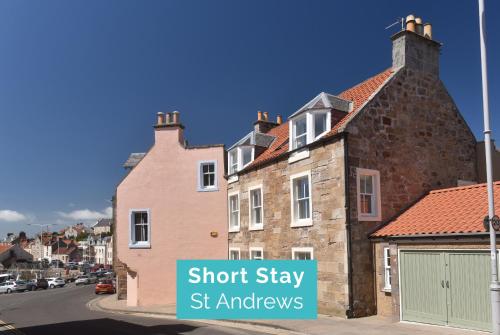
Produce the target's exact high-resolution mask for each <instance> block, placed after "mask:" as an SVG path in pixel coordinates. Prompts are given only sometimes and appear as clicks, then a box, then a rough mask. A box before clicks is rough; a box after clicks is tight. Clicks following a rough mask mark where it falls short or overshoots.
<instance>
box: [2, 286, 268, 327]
mask: <svg viewBox="0 0 500 335" xmlns="http://www.w3.org/2000/svg"><path fill="white" fill-rule="evenodd" d="M93 290H94V287H93V285H89V286H79V287H77V286H75V285H74V284H69V285H67V286H66V287H64V288H56V289H48V290H45V291H44V290H40V291H36V292H24V293H13V294H2V295H0V320H2V321H4V322H5V323H7V324H11V325H13V326H14V327H15V328H16V329H17V330H19V331H21V332H22V333H24V334H26V335H38V334H39V335H59V334H60V335H68V334H71V335H80V334H81V335H83V334H85V335H101V334H106V335H115V334H130V335H149V334H151V335H153V334H155V335H163V334H165V335H167V334H168V335H175V334H189V335H219V334H220V335H248V334H262V333H258V332H253V331H248V330H239V329H234V328H226V327H219V326H212V325H206V324H202V323H196V322H187V321H181V320H166V319H158V318H148V317H138V316H131V315H121V314H115V313H106V312H99V311H91V310H89V309H88V308H87V307H86V304H87V303H88V302H89V301H90V300H92V299H94V298H95V297H96V296H95V294H94V291H93ZM0 333H1V332H0Z"/></svg>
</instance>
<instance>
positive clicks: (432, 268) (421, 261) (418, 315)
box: [400, 251, 447, 325]
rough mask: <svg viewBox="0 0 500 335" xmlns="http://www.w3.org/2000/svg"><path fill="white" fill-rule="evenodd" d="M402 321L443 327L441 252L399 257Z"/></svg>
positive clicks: (445, 316) (443, 292) (445, 312)
mask: <svg viewBox="0 0 500 335" xmlns="http://www.w3.org/2000/svg"><path fill="white" fill-rule="evenodd" d="M400 258H401V260H400V272H401V273H400V278H401V283H400V284H401V310H402V314H403V320H407V321H416V322H423V323H432V324H437V325H446V323H447V315H446V314H447V308H446V290H444V289H443V285H445V283H444V278H445V275H446V273H445V257H444V254H443V253H442V252H439V251H438V252H429V251H415V252H413V251H412V252H401V253H400Z"/></svg>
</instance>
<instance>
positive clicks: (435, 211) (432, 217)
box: [371, 182, 500, 237]
mask: <svg viewBox="0 0 500 335" xmlns="http://www.w3.org/2000/svg"><path fill="white" fill-rule="evenodd" d="M494 191H495V207H496V208H495V210H496V212H500V182H496V183H495V184H494ZM486 215H488V194H487V189H486V184H476V185H471V186H463V187H454V188H448V189H442V190H436V191H431V192H430V193H429V194H428V195H426V196H425V197H423V198H422V199H421V200H419V201H418V202H417V203H416V204H415V205H413V206H412V207H410V208H409V209H408V210H406V211H405V212H404V213H403V214H401V215H400V216H398V217H397V218H396V219H394V220H393V221H391V222H390V223H389V224H387V225H386V226H384V227H382V228H380V229H379V230H377V231H376V232H375V233H373V234H372V235H371V236H372V237H384V236H405V235H423V236H425V235H426V234H457V233H484V232H486V230H485V229H484V227H483V219H484V217H485V216H486Z"/></svg>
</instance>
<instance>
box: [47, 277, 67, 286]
mask: <svg viewBox="0 0 500 335" xmlns="http://www.w3.org/2000/svg"><path fill="white" fill-rule="evenodd" d="M47 282H48V284H49V287H50V288H55V287H63V286H64V285H66V282H65V281H64V279H62V278H60V277H54V278H47Z"/></svg>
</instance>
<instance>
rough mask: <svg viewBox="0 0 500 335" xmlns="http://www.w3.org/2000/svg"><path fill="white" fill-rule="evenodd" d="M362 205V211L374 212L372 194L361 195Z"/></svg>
mask: <svg viewBox="0 0 500 335" xmlns="http://www.w3.org/2000/svg"><path fill="white" fill-rule="evenodd" d="M360 205H361V213H363V214H371V213H372V196H371V195H367V194H361V195H360Z"/></svg>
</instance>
